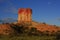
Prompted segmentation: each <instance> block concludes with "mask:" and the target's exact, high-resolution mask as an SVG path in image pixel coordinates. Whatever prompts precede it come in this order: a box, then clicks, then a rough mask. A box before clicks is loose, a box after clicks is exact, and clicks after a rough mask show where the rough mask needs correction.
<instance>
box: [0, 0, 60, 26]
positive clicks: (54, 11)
mask: <svg viewBox="0 0 60 40" xmlns="http://www.w3.org/2000/svg"><path fill="white" fill-rule="evenodd" d="M18 8H31V9H32V11H33V12H32V19H33V20H35V21H37V22H46V23H47V24H54V25H58V26H60V0H0V21H1V19H7V18H10V20H11V19H17V17H18V15H17V14H18Z"/></svg>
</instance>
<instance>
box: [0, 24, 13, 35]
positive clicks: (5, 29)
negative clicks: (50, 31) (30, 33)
mask: <svg viewBox="0 0 60 40" xmlns="http://www.w3.org/2000/svg"><path fill="white" fill-rule="evenodd" d="M13 32H14V31H13V29H12V28H11V26H10V24H0V34H3V35H10V34H11V33H13Z"/></svg>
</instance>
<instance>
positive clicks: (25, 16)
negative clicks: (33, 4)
mask: <svg viewBox="0 0 60 40" xmlns="http://www.w3.org/2000/svg"><path fill="white" fill-rule="evenodd" d="M31 15H32V9H30V8H20V9H19V10H18V23H20V22H30V21H31V20H32V19H31Z"/></svg>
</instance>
